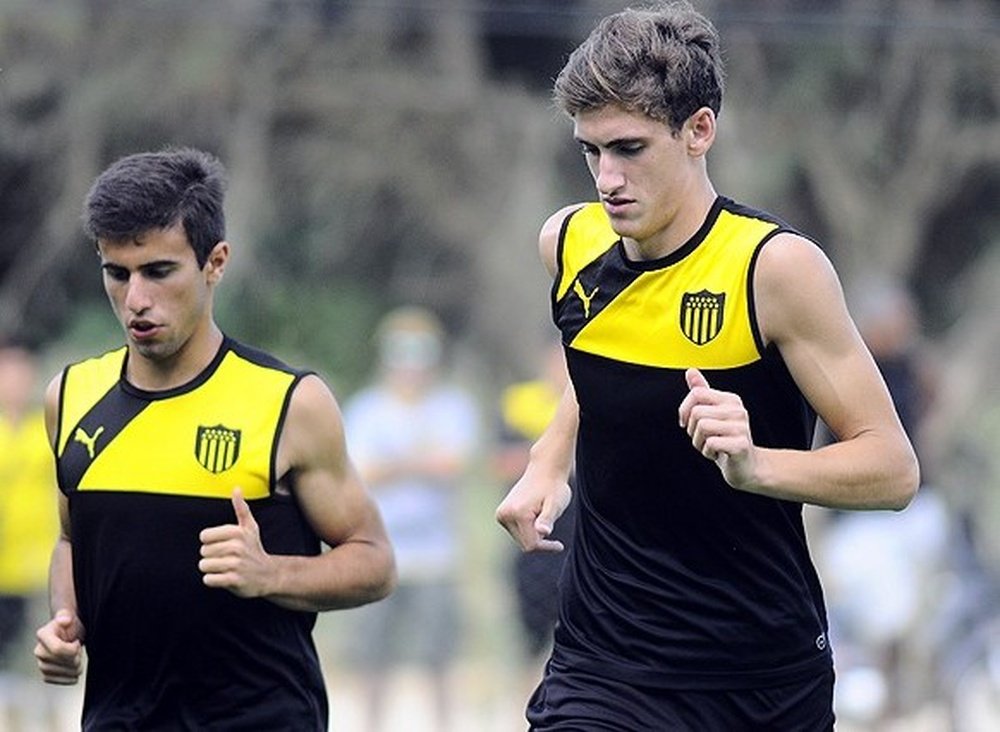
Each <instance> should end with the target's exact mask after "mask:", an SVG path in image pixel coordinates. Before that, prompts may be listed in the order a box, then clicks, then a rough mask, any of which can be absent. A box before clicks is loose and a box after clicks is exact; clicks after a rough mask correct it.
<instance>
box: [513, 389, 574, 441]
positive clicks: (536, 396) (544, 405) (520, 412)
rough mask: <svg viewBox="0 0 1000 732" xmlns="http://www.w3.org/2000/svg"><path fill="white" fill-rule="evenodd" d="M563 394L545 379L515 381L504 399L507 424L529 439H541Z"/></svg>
mask: <svg viewBox="0 0 1000 732" xmlns="http://www.w3.org/2000/svg"><path fill="white" fill-rule="evenodd" d="M561 397H562V394H560V393H559V392H557V391H556V390H555V389H553V388H552V387H551V386H549V384H547V383H546V382H544V381H525V382H522V383H519V384H512V385H511V386H509V387H507V388H506V389H504V392H503V395H502V396H501V400H500V406H501V411H502V413H503V421H504V424H506V425H507V427H508V428H509V429H510V430H511V431H513V432H516V433H517V434H518V435H520V436H522V437H524V438H525V439H528V440H532V441H533V440H537V439H538V438H539V437H541V436H542V432H544V431H545V428H546V427H548V426H549V422H551V421H552V417H554V416H555V413H556V408H557V407H558V406H559V399H560V398H561Z"/></svg>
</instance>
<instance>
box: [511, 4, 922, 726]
mask: <svg viewBox="0 0 1000 732" xmlns="http://www.w3.org/2000/svg"><path fill="white" fill-rule="evenodd" d="M722 77H723V69H722V64H721V60H720V52H719V39H718V36H717V34H716V31H715V29H714V28H713V27H712V25H711V23H710V22H709V21H708V20H707V19H706V18H704V17H703V16H702V15H700V14H698V13H697V12H695V11H694V10H693V9H692V8H691V6H690V5H689V4H687V3H671V4H666V5H659V6H656V7H652V8H650V9H644V10H626V11H624V12H622V13H618V14H615V15H612V16H609V17H607V18H605V19H604V20H602V21H601V22H600V23H599V24H598V26H597V27H596V28H595V30H594V31H593V32H592V34H591V35H590V37H589V38H588V39H587V40H586V41H585V42H584V43H583V44H582V45H581V46H580V47H579V48H577V49H576V51H574V53H573V54H572V55H571V57H570V58H569V60H568V62H567V64H566V66H565V67H564V69H563V70H562V72H561V73H560V75H559V77H558V79H557V80H556V85H555V97H556V100H557V102H558V104H559V105H560V106H561V108H562V109H563V110H564V111H565V112H566V113H567V114H568V115H569V116H570V117H571V118H572V121H573V126H574V134H575V137H576V139H577V141H578V142H579V144H580V146H581V148H582V151H583V154H584V157H585V159H586V161H587V165H588V167H589V169H590V172H591V174H592V176H593V179H594V182H595V184H596V188H597V194H598V199H599V200H598V201H597V202H593V203H585V204H578V205H573V206H569V207H566V208H564V209H562V210H561V211H559V212H557V213H556V214H554V215H553V216H552V217H551V218H549V220H548V221H547V222H546V223H545V225H544V226H543V228H542V231H541V235H540V251H541V255H542V259H543V260H544V262H545V264H546V266H547V268H548V270H549V272H550V273H551V275H552V276H553V278H554V283H553V288H552V306H553V315H554V318H555V321H556V324H557V326H558V327H559V329H560V331H561V333H562V339H563V343H564V346H565V349H566V356H567V363H568V367H569V371H570V376H571V383H570V386H569V388H568V389H567V391H566V393H565V395H564V398H563V400H562V403H561V406H560V409H559V411H558V412H557V415H556V417H555V419H554V420H553V422H552V424H551V425H550V426H549V428H548V430H547V431H546V433H545V434H544V435H543V436H542V437H541V438H540V439H539V440H538V442H537V443H536V444H535V445H534V447H533V448H532V456H531V461H530V463H529V465H528V467H527V469H526V470H525V473H524V475H523V476H522V477H521V479H520V480H519V481H518V483H517V484H516V485H515V486H514V487H513V488H512V489H511V491H510V493H509V494H508V496H507V497H506V498H505V499H504V501H503V502H502V503H501V505H500V506H499V508H498V509H497V518H498V520H499V521H500V522H501V523H502V524H503V525H504V527H505V528H506V529H507V530H508V531H509V532H510V533H511V534H512V536H513V537H514V538H515V540H516V541H517V542H518V543H519V544H520V545H521V546H522V548H523V549H525V550H551V549H558V548H559V544H558V543H557V542H552V541H551V540H550V539H549V538H548V535H549V532H550V531H551V528H552V525H553V522H554V521H555V520H556V519H557V518H558V516H559V514H560V513H561V512H562V510H563V509H564V508H565V506H566V505H567V503H568V501H569V500H570V494H569V489H568V487H567V485H566V476H567V475H568V473H569V471H570V467H571V465H572V464H573V463H574V460H575V475H576V481H577V486H578V491H577V493H578V495H576V496H575V498H574V500H577V501H579V502H580V505H579V507H578V508H579V510H578V512H577V530H576V534H575V537H574V544H573V547H572V550H571V552H570V554H569V557H568V561H567V567H566V571H565V572H564V575H563V586H562V592H561V605H560V620H559V626H558V627H557V629H556V635H555V647H554V649H553V652H552V656H551V658H550V660H549V663H548V666H547V669H546V673H545V676H544V678H543V680H542V682H541V684H540V686H539V687H538V689H537V691H536V692H535V694H534V696H533V697H532V699H531V700H530V702H529V705H528V715H527V716H528V719H529V721H530V723H531V726H532V729H534V730H538V731H539V732H541V731H542V730H580V729H587V730H623V729H629V730H653V729H655V730H667V729H669V730H708V729H711V730H715V729H725V730H727V731H736V730H760V729H768V730H804V729H808V730H825V729H832V727H833V710H832V691H833V667H832V658H831V651H830V646H829V639H828V637H827V622H826V613H825V609H824V601H823V597H822V591H821V587H820V583H819V580H818V578H817V575H816V572H815V570H814V568H813V564H812V562H811V559H810V557H809V553H808V550H807V547H806V537H805V532H804V530H803V525H802V516H801V512H802V504H804V503H810V504H817V505H824V506H833V507H837V508H849V509H879V508H885V509H901V508H903V507H905V506H906V505H907V503H908V502H909V500H910V499H911V497H912V496H913V494H914V492H915V490H916V486H917V482H918V466H917V461H916V459H915V457H914V453H913V450H912V448H911V446H910V443H909V440H908V439H907V437H906V435H905V433H904V432H903V430H902V428H901V426H900V423H899V420H898V418H897V416H896V413H895V411H894V409H893V406H892V401H891V399H890V398H889V395H888V392H887V390H886V388H885V385H884V383H883V381H882V379H881V377H880V376H879V372H878V370H877V368H876V367H875V365H874V363H873V361H872V358H871V356H870V354H869V353H868V351H867V350H866V348H865V346H864V344H863V342H862V340H861V338H860V337H859V335H858V332H857V330H856V328H855V327H854V324H853V323H852V321H851V318H850V316H849V314H848V312H847V309H846V307H845V304H844V299H843V295H842V292H841V287H840V284H839V281H838V279H837V276H836V274H835V273H834V270H833V268H832V267H831V266H830V263H829V262H828V260H827V259H826V257H825V256H824V255H823V253H822V252H821V251H820V249H819V248H818V247H817V246H816V245H815V244H814V243H813V242H812V241H811V240H809V239H808V238H806V237H805V236H803V235H801V234H799V233H798V232H796V231H795V230H793V229H791V228H790V227H789V226H788V225H786V224H785V223H783V222H782V221H780V220H779V219H777V218H776V217H774V216H772V215H770V214H767V213H764V212H762V211H757V210H754V209H752V208H749V207H747V206H744V205H740V204H737V203H735V202H734V201H732V200H730V199H728V198H725V197H723V196H720V195H718V194H717V193H716V191H715V189H714V187H713V185H712V182H711V180H710V179H709V176H708V173H707V168H706V160H705V159H706V155H707V153H708V151H709V149H710V148H711V146H712V143H713V141H714V139H715V133H716V117H717V115H718V113H719V110H720V106H721V99H722V86H723V85H722ZM816 414H818V415H819V416H820V417H822V419H823V420H824V421H825V422H826V424H827V425H828V426H829V427H830V428H831V430H832V431H833V432H834V434H835V435H836V436H837V437H838V442H837V443H836V444H832V445H829V446H827V447H824V448H822V449H817V450H811V449H810V447H811V438H812V434H813V427H814V422H815V416H816Z"/></svg>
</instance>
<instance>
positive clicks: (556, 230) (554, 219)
mask: <svg viewBox="0 0 1000 732" xmlns="http://www.w3.org/2000/svg"><path fill="white" fill-rule="evenodd" d="M583 205H584V204H583V203H571V204H570V205H568V206H563V207H562V208H561V209H559V210H558V211H556V212H555V213H554V214H552V215H551V216H549V217H548V218H547V219H545V223H544V224H542V230H541V232H539V234H538V252H539V254H540V255H541V258H542V262H543V263H544V264H545V268H546V269H547V270H548V271H549V274H550V275H552V276H553V277H554V276H555V273H556V270H557V269H558V267H557V262H556V257H557V254H558V249H559V234H560V232H562V228H563V224H564V223H565V221H566V219H567V217H569V215H570V214H571V213H573V212H574V211H576V210H577V209H579V208H580V207H581V206H583Z"/></svg>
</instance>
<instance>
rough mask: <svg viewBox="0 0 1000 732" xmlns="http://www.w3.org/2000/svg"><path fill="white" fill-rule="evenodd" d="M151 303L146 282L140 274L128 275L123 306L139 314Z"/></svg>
mask: <svg viewBox="0 0 1000 732" xmlns="http://www.w3.org/2000/svg"><path fill="white" fill-rule="evenodd" d="M151 305H152V301H151V299H150V297H149V292H148V291H147V288H146V283H145V281H144V280H143V278H142V277H141V276H139V275H138V274H133V275H132V276H131V277H129V280H128V284H127V285H126V291H125V307H126V308H127V309H128V310H129V312H131V313H133V314H135V315H141V314H142V313H143V312H145V311H146V310H148V309H149V308H150V306H151Z"/></svg>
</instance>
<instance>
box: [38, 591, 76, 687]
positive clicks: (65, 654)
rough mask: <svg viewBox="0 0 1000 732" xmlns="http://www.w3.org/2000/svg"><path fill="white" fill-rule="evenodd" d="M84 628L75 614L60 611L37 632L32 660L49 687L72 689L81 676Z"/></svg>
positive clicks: (68, 611)
mask: <svg viewBox="0 0 1000 732" xmlns="http://www.w3.org/2000/svg"><path fill="white" fill-rule="evenodd" d="M83 635H84V633H83V624H82V623H81V622H80V619H79V618H78V617H77V616H76V613H74V612H72V611H70V610H66V609H62V610H58V611H57V612H56V614H55V616H54V617H53V618H52V620H50V621H49V622H47V623H46V624H45V625H43V626H42V627H41V628H39V629H38V632H37V633H36V634H35V637H36V638H37V639H38V643H37V644H36V645H35V660H36V661H37V662H38V670H39V671H41V673H42V678H43V679H44V680H45V682H46V683H48V684H59V685H62V686H72V685H73V684H75V683H76V682H77V680H78V679H79V678H80V674H81V673H82V672H83Z"/></svg>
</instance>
